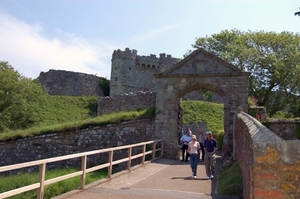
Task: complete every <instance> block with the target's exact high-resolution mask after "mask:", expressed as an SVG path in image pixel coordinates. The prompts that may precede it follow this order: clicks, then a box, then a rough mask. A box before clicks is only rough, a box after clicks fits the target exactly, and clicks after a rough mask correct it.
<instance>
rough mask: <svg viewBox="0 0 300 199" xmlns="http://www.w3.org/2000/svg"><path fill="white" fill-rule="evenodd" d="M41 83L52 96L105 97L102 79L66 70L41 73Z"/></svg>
mask: <svg viewBox="0 0 300 199" xmlns="http://www.w3.org/2000/svg"><path fill="white" fill-rule="evenodd" d="M38 79H39V82H40V83H41V84H42V85H43V87H44V88H45V89H46V90H47V92H48V93H49V94H50V95H66V96H92V95H98V96H104V94H103V91H102V89H101V88H100V85H99V81H100V77H98V76H95V75H89V74H84V73H77V72H72V71H64V70H49V71H48V72H41V73H40V75H39V77H38Z"/></svg>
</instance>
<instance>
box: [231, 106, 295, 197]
mask: <svg viewBox="0 0 300 199" xmlns="http://www.w3.org/2000/svg"><path fill="white" fill-rule="evenodd" d="M238 117H239V119H238V120H237V122H236V136H235V141H236V155H237V160H238V162H239V163H240V166H241V168H242V171H243V192H244V193H243V194H244V198H245V199H248V198H250V199H252V198H255V199H265V198H288V199H293V198H295V199H296V198H300V190H299V185H300V141H299V140H283V139H281V138H280V137H279V136H277V135H276V134H275V133H273V132H272V131H271V130H269V129H268V128H266V127H265V126H263V125H262V124H261V123H260V122H258V121H257V120H256V119H255V118H253V117H251V116H250V115H248V114H246V113H243V112H241V113H240V114H239V115H238Z"/></svg>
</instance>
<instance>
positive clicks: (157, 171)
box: [53, 156, 239, 199]
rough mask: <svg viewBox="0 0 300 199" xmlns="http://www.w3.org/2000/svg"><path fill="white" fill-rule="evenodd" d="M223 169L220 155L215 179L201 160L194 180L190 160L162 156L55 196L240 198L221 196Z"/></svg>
mask: <svg viewBox="0 0 300 199" xmlns="http://www.w3.org/2000/svg"><path fill="white" fill-rule="evenodd" d="M219 170H220V156H218V158H217V169H216V173H215V178H214V179H213V180H208V179H206V178H205V177H206V174H205V168H204V165H203V163H202V162H199V165H198V172H197V175H198V176H197V178H196V179H194V178H192V172H191V168H190V166H189V163H188V162H181V161H179V160H172V159H165V158H162V159H159V160H157V161H155V162H152V163H149V164H146V165H144V166H142V167H139V168H136V169H133V170H131V171H130V172H120V173H118V174H115V175H114V176H113V177H112V179H111V180H101V181H98V182H95V183H93V184H91V185H89V186H88V188H86V189H85V190H74V191H72V192H69V193H66V194H64V195H61V196H59V197H55V198H53V199H99V198H105V199H178V198H181V199H194V198H195V199H196V198H197V199H239V197H237V196H221V195H218V193H217V184H218V173H219Z"/></svg>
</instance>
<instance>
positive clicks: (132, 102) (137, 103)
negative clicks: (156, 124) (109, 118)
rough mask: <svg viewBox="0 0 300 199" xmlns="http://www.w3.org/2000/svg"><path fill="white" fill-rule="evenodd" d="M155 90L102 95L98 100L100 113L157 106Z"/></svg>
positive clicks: (98, 112) (98, 111)
mask: <svg viewBox="0 0 300 199" xmlns="http://www.w3.org/2000/svg"><path fill="white" fill-rule="evenodd" d="M155 100H156V93H155V92H141V91H140V92H136V93H124V94H122V95H119V96H114V97H101V98H99V100H98V110H97V114H98V115H103V114H109V113H113V112H120V111H130V110H139V109H145V108H149V107H155Z"/></svg>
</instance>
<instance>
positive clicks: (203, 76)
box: [154, 49, 250, 158]
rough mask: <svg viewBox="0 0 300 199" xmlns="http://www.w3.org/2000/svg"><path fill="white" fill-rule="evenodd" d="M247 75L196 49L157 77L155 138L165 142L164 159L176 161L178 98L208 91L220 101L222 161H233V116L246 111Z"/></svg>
mask: <svg viewBox="0 0 300 199" xmlns="http://www.w3.org/2000/svg"><path fill="white" fill-rule="evenodd" d="M249 75H250V73H248V72H243V71H242V70H240V69H238V68H237V67H235V66H233V65H231V64H229V63H228V62H226V61H224V60H222V59H220V58H218V57H217V56H215V55H213V54H211V53H208V52H206V51H205V50H203V49H199V50H196V51H194V52H193V53H191V54H190V55H189V56H187V57H186V58H184V59H183V60H181V61H180V62H179V63H177V64H176V65H174V66H173V67H172V68H170V69H168V70H167V71H165V72H163V73H161V74H156V75H154V76H155V80H156V91H157V94H156V108H157V110H158V114H157V115H156V121H155V130H156V137H157V138H162V139H165V141H166V148H165V156H166V157H170V158H176V156H177V154H178V149H177V142H178V138H177V133H178V132H177V131H178V130H177V125H178V122H181V121H178V113H179V111H180V110H179V109H180V98H181V97H182V96H184V95H185V94H186V93H189V92H191V91H196V90H200V89H203V90H210V91H212V92H215V93H217V94H218V95H220V96H221V97H222V98H223V102H224V141H223V148H222V156H223V158H232V157H233V156H235V152H234V147H233V146H234V143H233V136H234V133H235V132H234V113H235V112H236V111H245V112H247V109H248V107H247V102H248V83H249Z"/></svg>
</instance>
